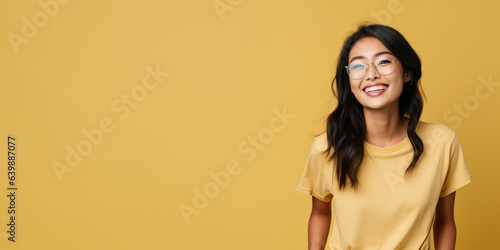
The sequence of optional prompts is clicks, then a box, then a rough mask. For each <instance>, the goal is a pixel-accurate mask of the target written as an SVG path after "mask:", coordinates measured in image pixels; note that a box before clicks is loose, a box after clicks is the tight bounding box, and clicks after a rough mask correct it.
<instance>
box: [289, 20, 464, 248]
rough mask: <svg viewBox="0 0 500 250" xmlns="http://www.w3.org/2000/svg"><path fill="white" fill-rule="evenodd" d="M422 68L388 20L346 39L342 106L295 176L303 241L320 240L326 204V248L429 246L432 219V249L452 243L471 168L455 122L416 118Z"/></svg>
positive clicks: (340, 71)
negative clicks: (303, 198)
mask: <svg viewBox="0 0 500 250" xmlns="http://www.w3.org/2000/svg"><path fill="white" fill-rule="evenodd" d="M421 75H422V71H421V63H420V58H419V57H418V55H417V54H416V52H415V51H414V50H413V48H412V47H411V46H410V44H409V43H408V42H407V41H406V40H405V38H404V37H403V36H402V35H401V34H400V33H399V32H398V31H396V30H395V29H393V28H391V27H388V26H383V25H369V26H361V27H360V28H359V29H358V30H357V31H356V32H355V33H354V34H352V35H351V36H349V37H348V38H347V39H346V40H345V42H344V45H343V48H342V51H341V53H340V56H339V59H338V65H337V71H336V76H335V78H334V81H333V82H332V89H334V86H336V89H337V91H338V106H337V108H336V109H335V110H334V111H333V112H332V113H331V115H330V116H329V117H328V120H327V127H326V132H324V133H322V134H320V135H318V136H317V137H316V138H315V139H314V142H313V144H312V146H311V150H310V152H309V157H308V160H307V163H306V166H305V169H304V172H303V174H302V177H301V180H300V183H299V184H298V186H297V191H299V192H301V193H305V194H309V195H312V196H313V197H312V200H313V206H312V212H311V216H310V220H309V249H324V246H325V244H326V241H327V236H328V230H329V225H330V222H331V219H332V216H331V208H332V205H333V210H334V211H335V217H334V227H333V233H332V235H331V237H330V248H331V249H430V245H431V243H430V239H431V237H430V232H431V228H432V225H433V223H434V239H435V243H434V245H435V246H436V249H453V248H454V246H455V241H456V227H455V221H454V217H453V209H454V200H455V191H456V190H457V189H458V188H460V187H462V186H464V185H466V184H468V183H470V182H471V180H472V177H471V175H470V174H469V171H468V168H467V165H466V163H465V160H464V157H463V153H462V149H461V146H460V143H459V141H458V137H457V135H456V133H455V131H454V130H453V129H451V128H449V127H448V126H445V125H442V124H437V123H427V122H423V121H420V115H421V113H422V108H423V102H422V95H421V87H420V77H421ZM334 94H335V92H334ZM424 149H426V150H424ZM430 149H432V150H430ZM332 201H333V204H332ZM434 219H435V220H434ZM433 220H434V222H433Z"/></svg>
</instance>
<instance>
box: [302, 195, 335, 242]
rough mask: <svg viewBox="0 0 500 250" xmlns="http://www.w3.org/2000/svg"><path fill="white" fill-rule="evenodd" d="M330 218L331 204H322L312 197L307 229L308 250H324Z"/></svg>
mask: <svg viewBox="0 0 500 250" xmlns="http://www.w3.org/2000/svg"><path fill="white" fill-rule="evenodd" d="M331 218H332V209H331V202H324V201H321V200H319V199H318V198H316V197H314V196H313V197H312V210H311V217H310V218H309V228H308V240H309V250H324V249H325V245H326V240H327V238H328V232H329V230H330V221H331Z"/></svg>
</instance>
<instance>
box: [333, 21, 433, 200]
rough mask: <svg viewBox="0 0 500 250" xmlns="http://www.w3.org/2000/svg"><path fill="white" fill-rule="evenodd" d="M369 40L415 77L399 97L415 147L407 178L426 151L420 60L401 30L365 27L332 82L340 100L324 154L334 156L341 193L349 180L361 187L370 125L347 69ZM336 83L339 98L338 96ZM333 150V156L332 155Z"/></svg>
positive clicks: (350, 40) (347, 47) (347, 45)
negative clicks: (359, 44)
mask: <svg viewBox="0 0 500 250" xmlns="http://www.w3.org/2000/svg"><path fill="white" fill-rule="evenodd" d="M365 37H374V38H377V39H378V40H380V42H382V44H384V45H385V47H386V48H387V49H389V51H390V52H391V53H392V54H393V55H394V56H396V58H397V59H398V60H399V61H400V62H401V64H402V65H403V72H404V74H408V73H409V74H410V77H411V79H410V80H409V81H407V82H405V83H404V84H403V91H402V93H401V96H400V97H399V114H400V115H401V116H407V117H408V118H409V123H408V128H407V134H408V138H409V139H410V141H411V144H412V146H413V159H412V161H411V163H410V165H409V166H408V168H407V169H406V171H405V175H406V174H407V173H410V172H411V171H412V170H413V169H414V167H415V165H416V163H417V161H418V159H419V158H420V156H421V155H422V152H423V151H424V144H423V143H422V140H421V139H420V137H419V136H418V135H417V133H416V131H415V130H416V128H417V124H418V122H419V120H420V115H421V114H422V108H423V101H422V94H421V89H420V88H421V87H420V77H421V76H422V69H421V62H420V58H419V57H418V55H417V53H416V52H415V51H414V50H413V48H412V47H411V46H410V44H409V43H408V42H407V41H406V39H405V38H404V37H403V35H401V34H400V33H399V32H398V31H397V30H395V29H393V28H391V27H388V26H384V25H378V24H371V25H362V26H360V27H359V28H358V30H357V31H356V32H354V33H353V34H352V35H350V36H349V37H347V39H346V40H345V41H344V45H343V46H342V50H341V52H340V55H339V57H338V62H337V70H336V74H335V77H334V79H333V81H332V91H333V94H334V95H335V96H336V97H337V99H338V105H337V108H336V109H335V110H334V111H333V112H332V113H331V114H330V115H329V116H328V119H327V124H326V134H327V139H328V148H327V149H326V150H325V151H324V152H323V153H324V154H326V155H330V157H329V160H334V169H335V172H336V173H337V181H338V184H339V189H340V190H342V189H343V188H346V187H347V178H349V181H350V183H351V187H353V188H356V187H357V184H358V179H357V173H358V170H359V167H360V165H361V162H362V160H363V156H364V147H363V143H364V140H365V139H366V124H365V117H364V114H363V106H362V105H361V104H360V103H359V102H358V100H356V98H355V97H354V95H353V94H352V92H351V87H350V83H349V75H348V74H347V70H346V69H345V66H347V65H348V64H349V53H350V52H351V49H352V47H353V46H354V44H355V43H356V42H357V41H359V40H360V39H362V38H365ZM335 83H336V87H337V91H338V95H337V93H336V92H335V88H334V87H335ZM422 93H423V92H422ZM332 150H333V154H330V153H331V151H332Z"/></svg>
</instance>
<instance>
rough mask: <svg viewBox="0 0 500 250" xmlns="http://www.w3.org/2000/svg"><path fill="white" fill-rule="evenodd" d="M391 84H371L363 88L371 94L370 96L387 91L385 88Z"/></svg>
mask: <svg viewBox="0 0 500 250" xmlns="http://www.w3.org/2000/svg"><path fill="white" fill-rule="evenodd" d="M388 87H389V86H387V85H385V84H379V85H375V86H370V87H367V88H365V89H363V91H364V92H365V93H366V94H367V95H369V96H377V95H381V94H382V93H384V92H385V90H386V89H387V88H388Z"/></svg>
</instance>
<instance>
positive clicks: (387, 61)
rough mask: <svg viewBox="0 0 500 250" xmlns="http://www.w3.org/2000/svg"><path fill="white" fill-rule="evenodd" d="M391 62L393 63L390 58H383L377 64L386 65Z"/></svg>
mask: <svg viewBox="0 0 500 250" xmlns="http://www.w3.org/2000/svg"><path fill="white" fill-rule="evenodd" d="M389 63H391V61H389V60H382V61H380V62H378V63H377V65H385V64H389Z"/></svg>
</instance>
